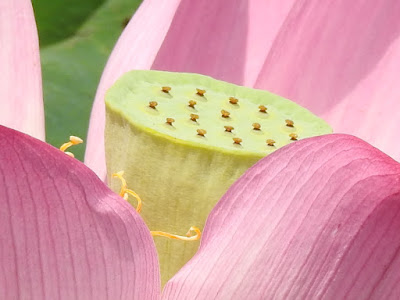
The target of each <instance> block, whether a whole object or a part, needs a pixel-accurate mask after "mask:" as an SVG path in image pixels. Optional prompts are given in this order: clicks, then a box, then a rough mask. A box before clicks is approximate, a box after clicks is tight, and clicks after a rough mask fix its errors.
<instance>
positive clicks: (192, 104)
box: [188, 100, 197, 108]
mask: <svg viewBox="0 0 400 300" xmlns="http://www.w3.org/2000/svg"><path fill="white" fill-rule="evenodd" d="M196 103H197V102H196V101H194V100H189V105H188V106H190V107H191V108H194V106H195V105H196Z"/></svg>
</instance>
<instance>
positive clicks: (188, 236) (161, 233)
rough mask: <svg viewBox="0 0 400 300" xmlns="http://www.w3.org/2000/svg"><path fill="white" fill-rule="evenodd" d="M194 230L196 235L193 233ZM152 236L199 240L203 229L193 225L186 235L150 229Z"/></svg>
mask: <svg viewBox="0 0 400 300" xmlns="http://www.w3.org/2000/svg"><path fill="white" fill-rule="evenodd" d="M192 232H194V233H195V235H192ZM150 234H151V235H152V236H163V237H167V238H170V239H174V240H181V241H197V240H199V239H200V237H201V231H200V229H199V228H198V227H195V226H192V227H190V229H189V231H188V232H187V233H186V236H181V235H176V234H171V233H168V232H164V231H150Z"/></svg>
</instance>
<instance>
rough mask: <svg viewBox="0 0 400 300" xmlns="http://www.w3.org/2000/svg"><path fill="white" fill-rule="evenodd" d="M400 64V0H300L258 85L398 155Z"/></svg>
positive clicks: (343, 130) (335, 128)
mask: <svg viewBox="0 0 400 300" xmlns="http://www.w3.org/2000/svg"><path fill="white" fill-rule="evenodd" d="M265 34H268V32H267V31H265ZM399 70H400V2H399V1H397V0H389V1H388V0H378V1H376V0H367V1H365V0H355V1H346V0H339V1H319V0H313V1H297V2H296V5H295V6H293V8H292V10H291V12H290V14H289V15H288V17H287V19H286V21H285V23H284V24H283V26H282V28H281V29H280V32H279V35H277V37H276V40H275V41H274V44H273V46H272V48H271V50H270V53H269V55H268V58H267V59H266V61H265V64H264V66H263V68H262V71H261V74H260V76H259V78H258V81H257V83H256V87H258V88H263V89H269V90H272V91H273V92H276V93H278V94H280V95H282V96H285V97H288V98H289V99H291V100H294V101H296V102H297V103H299V104H301V105H303V106H305V107H307V108H309V109H310V110H312V111H313V112H314V113H316V114H317V115H319V116H320V117H322V118H324V119H325V120H327V121H328V123H330V124H331V125H332V126H333V129H334V131H335V132H343V133H351V134H354V135H357V136H359V137H361V138H363V139H365V140H367V141H369V142H370V143H372V144H373V145H374V146H377V147H378V148H380V149H381V150H382V151H385V152H386V153H388V154H389V155H391V156H392V157H393V158H395V159H397V160H398V161H400V147H398V135H397V132H398V128H399V121H398V119H400V100H399V99H400V81H399V78H400V76H399Z"/></svg>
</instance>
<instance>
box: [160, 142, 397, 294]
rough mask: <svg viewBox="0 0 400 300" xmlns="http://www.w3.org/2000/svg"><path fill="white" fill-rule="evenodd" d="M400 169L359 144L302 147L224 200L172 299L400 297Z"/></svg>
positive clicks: (263, 165) (277, 155)
mask: <svg viewBox="0 0 400 300" xmlns="http://www.w3.org/2000/svg"><path fill="white" fill-rule="evenodd" d="M399 227H400V165H399V164H398V163H397V162H395V161H394V160H392V159H391V158H389V157H388V156H386V155H385V154H383V153H382V152H380V151H379V150H377V149H375V148H373V147H371V146H370V145H368V144H366V143H365V142H364V141H361V140H359V139H357V138H355V137H352V136H347V135H327V136H321V137H316V138H311V139H306V140H303V141H299V142H296V143H294V144H292V145H290V146H287V147H284V148H282V149H280V150H278V151H276V152H274V153H273V154H271V155H269V156H268V157H266V158H264V159H263V160H261V161H260V162H259V163H257V164H256V165H255V166H254V167H252V168H251V169H250V170H249V171H248V172H247V173H246V174H245V175H244V176H242V177H241V178H240V179H239V180H238V181H237V182H236V183H235V184H234V185H233V186H232V187H231V189H230V190H229V191H228V192H227V193H226V195H225V196H224V197H223V198H222V199H221V200H220V202H219V203H218V204H217V206H216V207H215V209H214V210H213V211H212V213H211V215H210V216H209V218H208V220H207V224H206V227H205V229H204V235H203V239H202V242H201V247H200V250H199V252H198V253H197V254H196V256H195V257H194V258H193V259H192V260H191V261H190V262H189V263H188V264H187V265H186V266H185V267H184V268H183V269H181V271H180V272H179V273H178V274H177V275H176V276H175V277H173V278H172V279H171V281H170V282H169V283H167V285H166V287H165V290H164V297H165V298H166V299H272V298H274V299H275V298H276V299H322V298H324V299H345V298H349V299H399V297H400V272H399V269H400V235H399Z"/></svg>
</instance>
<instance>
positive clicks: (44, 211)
mask: <svg viewBox="0 0 400 300" xmlns="http://www.w3.org/2000/svg"><path fill="white" fill-rule="evenodd" d="M190 3H191V5H189V4H188V2H184V1H183V2H180V1H169V3H168V5H167V4H160V3H159V2H155V1H153V2H152V1H147V2H144V4H143V5H142V6H141V8H140V10H139V11H138V13H137V15H136V16H135V17H134V19H133V20H132V22H131V24H130V25H129V27H128V28H127V30H126V31H125V33H124V34H123V36H122V37H121V40H120V42H119V43H118V45H117V47H116V49H115V50H114V53H113V56H112V57H111V59H110V62H109V64H108V66H107V69H106V71H105V73H104V76H103V79H102V83H101V85H100V88H99V91H98V95H101V93H104V90H105V89H106V88H107V83H111V82H112V81H113V79H114V78H115V77H117V76H118V72H117V71H116V68H117V66H118V63H122V62H125V63H126V64H122V65H124V66H126V67H128V68H129V67H135V66H136V67H142V68H145V67H146V66H147V67H150V66H153V67H157V68H162V69H171V70H179V71H182V70H185V71H197V72H200V73H207V74H209V75H213V76H215V77H220V78H221V79H225V80H227V79H232V80H231V81H234V82H236V83H243V84H246V85H253V84H255V85H256V86H258V87H269V88H270V89H272V90H274V91H275V92H279V91H278V90H279V89H281V94H284V95H285V93H286V94H287V95H285V96H288V97H291V98H292V99H294V100H296V101H298V102H301V103H303V104H304V105H309V106H310V108H311V109H313V108H314V112H317V113H318V112H321V113H322V114H323V115H325V117H326V118H327V119H328V120H330V121H331V122H332V124H333V125H334V126H335V125H336V126H339V125H340V126H342V127H339V128H341V129H340V130H342V131H344V132H351V133H359V134H360V135H361V136H363V134H364V136H363V137H364V138H366V139H370V141H371V142H373V143H374V144H376V145H378V146H380V147H381V149H384V150H387V152H388V153H391V154H392V156H394V157H396V158H397V157H398V154H399V152H398V151H399V150H398V149H396V147H395V143H396V140H395V139H394V138H395V137H396V136H395V133H394V132H395V131H394V130H390V129H391V128H392V129H393V128H394V124H395V122H396V118H395V117H396V115H395V114H396V110H395V108H396V104H397V102H396V101H397V98H396V96H398V93H399V92H400V89H399V88H398V87H397V85H395V83H396V80H397V77H396V73H395V72H394V71H393V70H396V67H397V66H398V64H399V62H398V60H396V57H398V54H397V53H398V52H396V46H398V44H399V43H397V40H396V36H397V35H396V33H397V29H398V28H399V26H396V25H398V24H397V23H399V22H398V21H397V20H398V19H399V18H397V17H398V16H396V13H397V11H398V10H397V9H396V5H397V6H398V5H399V4H397V3H396V2H394V1H392V3H391V1H382V2H381V3H379V2H376V1H374V2H372V1H370V2H365V1H359V3H357V2H352V3H351V4H349V3H348V2H345V1H336V2H335V3H329V4H326V3H321V2H318V1H315V2H312V1H308V2H307V3H303V2H301V3H300V2H298V1H296V2H293V3H289V2H287V3H285V4H284V5H283V4H282V3H280V4H279V5H278V4H277V3H275V2H274V1H267V2H264V3H262V4H261V3H257V2H249V3H246V4H247V5H244V4H243V2H239V1H238V3H231V2H230V5H228V6H223V5H222V4H224V1H214V2H213V4H212V5H215V7H210V2H208V3H207V4H205V3H203V2H201V1H196V3H194V2H190ZM357 4H358V5H357ZM163 5H165V6H163ZM246 10H248V11H246ZM265 12H267V15H265ZM268 14H269V15H268ZM248 16H251V19H247V17H248ZM268 19H271V20H273V22H271V24H269V25H270V26H268V28H267V29H266V32H263V30H264V29H263V28H262V26H259V24H265V23H264V22H265V20H268ZM189 21H190V22H189ZM212 21H214V22H212ZM312 22H314V23H315V24H314V23H312ZM237 23H239V24H237ZM181 24H184V25H185V26H184V27H182V26H181ZM197 24H201V25H202V26H203V27H205V28H203V27H201V28H200V29H199V31H198V32H197V35H196V36H195V37H192V35H191V31H190V26H192V25H193V26H197ZM209 24H210V25H209ZM257 24H258V26H257ZM310 24H313V26H311V25H310ZM155 25H157V26H155ZM243 25H246V26H248V28H246V29H247V30H244V29H243V27H242V26H243ZM323 25H325V26H323ZM147 26H149V27H151V28H152V31H151V33H152V34H148V33H147V32H146V34H143V32H144V29H146V28H147ZM158 26H159V27H158ZM16 28H18V29H16ZM182 28H183V29H182ZM322 28H325V29H326V30H324V31H322V32H319V30H322ZM355 28H360V30H356V29H355ZM233 29H235V30H233ZM361 29H362V30H361ZM17 30H20V31H17ZM202 30H204V31H202ZM232 30H233V33H231V35H230V36H229V38H226V40H221V38H220V37H221V36H225V34H224V33H226V32H228V31H232ZM241 30H242V31H241ZM338 31H339V32H340V34H338ZM10 32H11V34H10ZM16 33H18V35H17V34H16ZM153 33H154V34H153ZM261 33H263V36H264V37H265V38H264V39H262V41H259V36H260V35H261ZM334 33H336V34H334ZM140 34H143V35H140ZM243 36H245V37H246V42H245V43H243V41H242V40H241V38H242V37H243ZM338 36H340V39H339V38H338ZM190 37H192V39H190ZM0 38H1V40H2V41H3V39H5V40H6V43H2V45H6V46H5V47H3V46H2V48H1V50H0V51H1V52H0V54H1V55H0V57H1V59H2V60H1V62H2V65H3V66H5V71H3V72H2V75H3V76H4V74H7V76H4V78H2V80H1V82H2V85H1V86H0V87H1V89H0V93H1V103H2V111H4V112H5V113H6V116H14V117H10V118H9V119H5V117H4V115H2V117H1V121H2V123H5V124H6V125H7V126H9V127H14V128H18V129H19V130H21V131H25V132H28V133H29V134H31V135H34V136H36V137H39V138H40V137H43V129H42V128H43V127H40V126H43V122H42V119H41V116H42V106H41V103H40V102H41V97H40V80H39V79H38V78H39V72H38V68H37V67H36V68H32V66H37V65H38V56H37V54H38V49H37V37H36V36H35V30H34V19H33V15H32V10H31V5H30V3H29V2H28V1H22V0H18V1H11V0H10V1H5V2H4V3H2V4H0ZM144 39H146V40H147V43H143V41H144ZM180 39H182V41H180ZM205 39H208V41H209V43H205V42H204V40H205ZM150 41H153V42H154V44H153V43H150ZM189 42H190V43H191V45H192V46H193V49H194V50H193V51H194V53H193V51H191V50H185V48H184V47H182V48H181V49H178V50H179V51H178V50H177V45H182V44H184V45H187V43H189ZM18 43H21V44H18ZM129 43H133V44H134V45H136V47H137V48H136V50H137V51H139V50H140V47H142V45H145V46H143V47H145V48H148V49H147V50H146V51H140V52H137V51H133V53H135V54H137V53H143V54H141V55H143V56H145V57H142V58H140V57H136V60H135V61H134V62H133V63H132V62H131V63H130V65H129V66H127V64H128V62H129V61H130V59H132V57H130V58H129V57H127V52H126V50H125V49H126V48H127V45H128V44H129ZM157 43H158V47H157V45H155V44H157ZM293 43H296V46H297V47H296V48H295V47H294V46H293V45H292V44H293ZM222 44H223V45H222ZM31 45H35V47H34V48H29V47H28V46H31ZM149 45H151V46H154V47H149ZM202 45H203V46H204V47H205V46H207V49H203V48H202V47H200V46H202ZM240 45H241V47H243V48H237V47H239V46H240ZM291 45H292V47H290V46H291ZM210 47H211V48H210ZM15 49H24V50H25V51H26V53H19V52H17V51H16V50H15ZM171 49H173V50H174V51H172V50H171ZM349 50H351V51H349ZM349 52H351V53H350V54H349ZM327 53H330V54H331V55H330V56H327ZM189 54H196V57H195V59H194V58H193V57H192V58H190V56H191V55H189ZM132 55H134V54H132ZM214 57H215V58H214ZM214 59H215V60H214ZM139 62H140V63H141V64H142V65H141V66H139ZM200 62H201V63H200ZM205 62H208V63H205ZM217 62H218V64H217ZM264 62H265V63H264ZM306 62H307V64H306ZM263 64H264V66H263ZM396 64H397V65H396ZM275 65H276V66H278V65H279V66H280V67H281V68H279V70H278V69H277V67H276V66H275ZM297 69H299V70H301V73H300V72H299V71H297V72H296V70H297ZM283 72H285V73H286V76H284V75H283V74H284V73H283ZM257 74H259V75H257ZM280 74H282V75H280ZM272 75H274V76H272ZM23 76H26V77H23ZM21 83H23V86H22V87H23V88H21ZM18 87H20V88H18ZM28 87H29V88H28ZM18 93H21V94H18ZM22 93H25V94H22ZM378 95H379V98H378ZM366 96H368V97H366ZM99 97H100V96H99ZM11 101H13V102H12V103H11ZM97 101H99V100H97ZM307 101H309V102H307ZM325 101H326V102H325ZM3 103H4V105H6V103H11V104H9V105H8V106H4V105H3ZM97 103H99V102H97ZM360 104H363V105H362V106H361V105H360ZM24 105H32V108H31V110H30V111H29V110H28V109H26V110H25V106H24ZM99 107H101V106H100V105H99V104H97V106H96V107H95V109H94V112H93V115H92V120H93V121H92V122H96V118H95V116H97V120H98V119H100V118H101V112H99V111H100V108H99ZM366 107H368V108H369V107H373V108H374V110H373V111H369V110H364V109H365V108H366ZM3 108H4V110H3ZM34 108H35V109H36V110H34V112H35V114H37V116H38V118H32V119H30V120H28V119H26V118H25V117H27V116H28V115H32V113H31V112H32V109H34ZM389 109H390V111H389ZM363 110H364V111H363ZM25 112H26V113H25ZM389 112H391V114H390V115H389ZM347 114H350V116H347ZM17 116H18V117H21V119H19V120H18V121H17V119H16V117H17ZM382 118H385V119H384V121H385V122H382ZM335 120H336V123H335ZM339 120H341V121H339ZM93 124H96V123H93ZM97 124H99V123H97ZM17 126H19V127H17ZM383 126H384V127H383ZM365 127H367V128H369V130H366V129H363V128H365ZM92 128H93V127H92ZM382 128H384V129H385V130H382ZM378 129H379V130H380V131H379V132H384V134H380V135H378ZM29 130H30V131H29ZM92 132H93V129H92ZM91 134H92V133H91ZM97 137H99V136H97ZM95 138H96V135H91V136H90V139H91V140H93V139H95ZM97 145H98V143H97ZM88 151H89V152H87V153H88V155H89V153H90V149H89V150H88ZM396 155H397V156H396ZM99 157H101V156H99ZM97 171H98V172H99V174H100V175H101V174H102V173H101V169H100V168H99V170H97ZM0 179H1V182H2V184H1V185H0V195H1V196H0V201H1V202H0V230H1V232H0V240H1V243H0V245H1V246H0V267H1V270H2V273H1V274H2V276H1V277H0V298H1V299H16V298H21V299H24V298H29V299H80V298H81V299H91V298H93V299H125V298H126V299H132V298H134V299H158V298H160V297H163V298H164V299H185V298H188V299H214V298H219V299H232V298H237V299H246V298H251V299H259V298H278V299H279V298H281V299H288V298H306V299H308V298H327V299H342V298H353V299H398V298H399V297H400V288H399V287H400V285H399V281H400V272H399V271H398V269H399V265H400V254H399V249H400V236H399V234H398V228H399V225H400V218H399V213H400V165H399V164H398V163H397V162H396V161H394V160H393V159H392V158H390V157H389V156H387V155H386V154H384V153H382V152H380V151H379V150H377V149H376V148H374V147H372V146H370V145H368V144H367V143H366V142H364V141H362V140H360V139H358V138H355V137H352V136H348V135H326V136H321V137H316V138H311V139H305V140H301V141H298V142H296V143H293V144H291V145H289V146H287V147H284V148H282V149H280V150H278V151H276V152H274V153H273V154H271V155H269V156H268V157H266V158H265V159H263V160H261V161H260V162H259V163H257V164H256V165H255V166H254V167H252V168H251V169H250V170H249V171H248V172H247V173H246V174H245V175H244V176H242V177H241V178H240V179H239V180H238V181H237V182H236V183H235V184H234V185H233V186H232V187H231V188H230V190H229V191H228V192H227V193H226V194H225V196H224V197H223V198H222V199H221V201H220V202H219V203H218V205H217V206H216V207H215V209H214V210H213V211H212V213H211V214H210V216H209V218H208V220H207V224H206V226H205V228H204V234H203V238H202V242H201V247H200V249H199V251H198V253H197V254H196V256H195V257H194V258H193V259H192V260H191V261H190V262H189V263H188V264H187V265H186V266H184V268H183V269H181V271H180V272H178V273H177V274H176V275H175V276H174V277H173V278H172V279H171V280H170V281H169V282H168V283H167V285H166V286H165V288H164V291H163V293H162V295H161V291H160V283H159V272H158V265H157V256H156V255H157V254H156V251H155V248H154V244H153V242H152V238H151V236H150V232H149V231H148V229H147V228H146V226H145V224H144V222H143V221H142V220H141V218H140V216H139V215H138V214H137V213H136V212H135V211H134V210H133V209H132V207H130V206H129V205H128V204H127V203H126V202H124V200H123V199H122V198H120V197H118V196H116V195H115V194H113V193H112V192H111V191H110V190H109V189H108V188H107V187H106V186H105V185H104V184H103V182H102V181H101V180H100V179H99V178H98V177H97V176H96V175H95V174H94V173H93V172H92V171H91V170H90V169H88V168H87V167H86V166H84V165H83V164H82V163H80V162H79V161H77V160H75V159H73V158H70V157H68V156H66V155H65V154H63V153H61V152H60V151H59V150H58V149H55V148H53V147H51V146H49V145H47V144H45V143H43V142H41V141H38V140H37V139H35V138H32V137H30V136H28V135H25V134H23V133H20V132H18V131H14V130H12V129H9V128H6V127H3V126H1V127H0Z"/></svg>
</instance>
